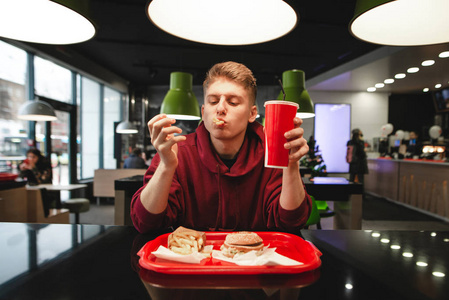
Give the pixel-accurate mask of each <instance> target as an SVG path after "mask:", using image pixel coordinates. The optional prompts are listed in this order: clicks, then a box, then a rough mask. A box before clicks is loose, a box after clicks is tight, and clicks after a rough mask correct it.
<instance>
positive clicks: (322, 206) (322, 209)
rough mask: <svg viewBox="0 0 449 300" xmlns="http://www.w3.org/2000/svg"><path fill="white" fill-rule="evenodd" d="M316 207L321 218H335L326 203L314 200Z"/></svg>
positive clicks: (333, 212)
mask: <svg viewBox="0 0 449 300" xmlns="http://www.w3.org/2000/svg"><path fill="white" fill-rule="evenodd" d="M315 203H316V206H317V208H318V213H319V214H320V217H321V218H330V217H333V216H335V211H333V210H331V209H330V208H329V205H327V202H326V201H323V200H315Z"/></svg>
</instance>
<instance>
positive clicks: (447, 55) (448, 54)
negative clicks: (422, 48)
mask: <svg viewBox="0 0 449 300" xmlns="http://www.w3.org/2000/svg"><path fill="white" fill-rule="evenodd" d="M438 57H439V58H448V57H449V51H444V52H441V53H440V54H439V55H438Z"/></svg>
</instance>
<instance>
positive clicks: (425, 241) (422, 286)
mask: <svg viewBox="0 0 449 300" xmlns="http://www.w3.org/2000/svg"><path fill="white" fill-rule="evenodd" d="M162 233H164V232H153V233H150V234H139V233H137V231H136V230H135V229H134V228H133V227H131V226H101V225H75V224H73V225H72V224H67V225H61V224H58V225H56V224H51V225H46V224H24V223H0V245H1V246H0V247H1V248H0V253H1V255H0V265H1V268H0V299H11V300H14V299H21V300H26V299H33V300H34V299H46V300H52V299H171V300H175V299H214V300H218V299H313V300H317V299H395V300H400V299H412V300H413V299H447V295H449V280H448V276H447V275H446V277H439V276H441V275H442V274H443V273H444V274H447V273H448V272H449V255H448V253H449V232H434V233H432V232H410V231H385V232H369V231H361V230H329V231H327V230H304V231H303V232H302V235H303V237H304V238H305V239H306V240H309V241H311V242H312V243H313V244H314V245H315V246H316V247H317V248H318V249H319V250H320V251H321V252H322V253H323V255H322V256H321V261H322V265H321V267H319V268H318V269H315V270H313V271H309V272H307V273H304V274H299V275H266V276H260V275H259V276H246V275H242V276H232V277H230V278H226V277H222V278H215V277H216V276H214V275H209V276H202V277H201V276H199V277H195V276H185V277H182V276H181V277H175V276H170V275H164V274H160V273H155V272H151V271H147V270H145V269H141V268H140V267H139V264H138V257H137V255H136V253H137V251H138V250H139V249H140V248H141V247H142V246H143V245H144V244H145V243H146V242H147V241H149V240H152V239H154V238H155V237H156V236H158V235H160V234H162ZM376 234H377V235H376ZM394 245H399V246H400V247H401V248H400V249H392V246H394ZM404 253H411V254H412V255H413V256H412V257H407V255H406V256H404ZM417 262H422V263H427V266H418V265H417V264H416V263H417ZM438 272H439V273H438ZM175 287H176V288H175Z"/></svg>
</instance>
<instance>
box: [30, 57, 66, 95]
mask: <svg viewBox="0 0 449 300" xmlns="http://www.w3.org/2000/svg"><path fill="white" fill-rule="evenodd" d="M34 73H35V87H34V89H35V93H36V94H37V95H39V96H44V97H47V98H50V99H54V100H59V101H62V102H66V103H72V73H71V71H70V70H68V69H66V68H63V67H61V66H58V65H57V64H55V63H53V62H51V61H48V60H45V59H43V58H40V57H38V56H36V57H35V58H34Z"/></svg>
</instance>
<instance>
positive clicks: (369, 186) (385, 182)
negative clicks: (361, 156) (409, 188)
mask: <svg viewBox="0 0 449 300" xmlns="http://www.w3.org/2000/svg"><path fill="white" fill-rule="evenodd" d="M368 169H369V173H368V174H367V175H365V191H366V192H371V193H373V194H376V195H379V196H381V197H384V198H388V199H391V200H396V199H398V186H399V182H398V178H399V177H398V174H399V163H398V162H397V161H393V160H381V159H378V160H368Z"/></svg>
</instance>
